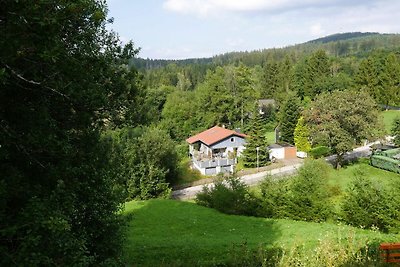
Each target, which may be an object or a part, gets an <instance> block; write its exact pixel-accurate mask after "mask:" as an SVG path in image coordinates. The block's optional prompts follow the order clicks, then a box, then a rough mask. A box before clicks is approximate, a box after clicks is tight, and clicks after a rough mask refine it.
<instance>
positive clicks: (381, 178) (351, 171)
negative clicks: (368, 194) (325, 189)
mask: <svg viewBox="0 0 400 267" xmlns="http://www.w3.org/2000/svg"><path fill="white" fill-rule="evenodd" d="M365 161H366V160H365ZM357 170H361V171H362V172H363V177H365V178H370V179H372V180H374V181H376V182H377V183H382V184H383V185H386V186H390V184H391V183H399V182H400V175H399V174H397V173H394V172H389V171H385V170H382V169H379V168H375V167H372V166H371V165H369V164H368V163H367V162H362V163H358V164H354V165H350V166H347V167H344V168H341V169H340V170H334V169H332V171H331V175H330V176H331V177H330V181H329V182H330V184H331V185H337V186H339V187H340V189H341V190H342V191H344V190H346V188H348V186H349V185H350V183H351V181H352V180H353V179H354V178H355V177H356V172H357Z"/></svg>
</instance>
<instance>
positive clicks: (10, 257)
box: [0, 0, 400, 266]
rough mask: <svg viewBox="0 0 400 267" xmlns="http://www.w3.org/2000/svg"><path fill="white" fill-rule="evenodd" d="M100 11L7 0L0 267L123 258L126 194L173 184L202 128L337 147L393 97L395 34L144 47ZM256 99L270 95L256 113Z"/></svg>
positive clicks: (367, 135) (366, 132) (143, 195)
mask: <svg viewBox="0 0 400 267" xmlns="http://www.w3.org/2000/svg"><path fill="white" fill-rule="evenodd" d="M106 18H107V6H106V5H105V3H104V2H103V1H95V0H74V1H59V2H57V3H54V2H53V1H47V0H39V1H35V3H30V4H29V5H28V4H27V3H26V2H25V1H10V2H7V3H6V4H5V5H3V6H2V10H1V14H0V28H1V33H2V38H1V39H0V48H1V49H0V84H1V90H0V173H1V177H0V199H1V201H0V255H1V256H0V265H1V266H48V265H57V266H60V265H61V266H63V265H79V266H86V265H92V266H113V265H120V264H121V261H120V253H121V246H122V238H123V237H122V233H121V229H122V225H123V222H122V219H121V217H120V216H119V212H120V211H121V207H122V204H123V203H124V202H125V201H127V200H130V199H149V198H154V197H168V196H169V195H170V192H171V185H173V184H174V183H176V181H177V179H179V177H180V176H182V173H184V172H185V171H187V166H186V165H184V164H182V162H184V160H185V159H186V158H187V146H186V144H185V139H186V138H188V137H189V136H191V135H193V134H194V133H197V132H199V131H201V130H204V129H207V128H209V127H211V126H214V125H224V126H226V127H227V128H230V129H233V128H241V130H242V131H243V132H247V133H250V135H251V136H252V138H253V139H252V140H253V141H252V140H250V141H249V147H250V144H252V143H251V142H258V143H254V144H252V146H253V147H259V146H261V145H266V144H268V143H271V142H273V140H268V139H266V138H265V135H264V134H265V132H267V131H272V130H273V129H275V128H276V127H277V126H278V127H279V128H280V131H281V141H285V142H289V143H302V145H303V146H304V147H305V150H308V149H311V148H315V147H322V146H325V147H328V148H329V149H331V151H332V153H337V154H338V155H339V157H338V158H339V159H340V156H341V155H343V154H344V153H345V152H346V151H348V150H349V149H350V148H351V147H352V146H353V145H355V144H358V143H360V142H361V141H363V140H373V139H374V138H377V137H379V136H381V135H382V132H379V129H377V131H375V130H374V129H371V125H374V127H375V126H376V125H378V124H379V118H378V111H377V109H376V107H377V104H381V105H383V106H400V88H399V86H400V54H399V52H400V50H399V48H400V39H399V38H400V37H399V36H398V35H382V34H376V33H366V34H361V33H349V34H344V35H335V36H330V37H327V38H324V39H317V40H314V41H311V42H308V43H305V44H301V45H294V46H291V47H287V48H281V49H264V50H260V51H253V52H232V53H227V54H224V55H219V56H215V57H213V58H209V59H207V58H206V59H188V60H183V61H165V60H150V59H147V60H144V59H139V58H137V54H138V52H139V50H138V49H136V48H135V47H134V46H133V44H132V43H128V44H127V45H125V46H120V45H118V44H119V40H118V37H117V34H115V33H113V32H108V31H107V28H106V25H107V23H109V21H108V20H107V19H106ZM260 99H274V100H275V102H276V105H273V106H272V105H270V106H266V107H262V108H263V109H264V112H263V115H262V116H259V108H260V107H259V105H258V100H260ZM332 99H333V100H334V101H331V100H332ZM349 107H351V108H349ZM341 114H346V116H345V117H344V116H341ZM316 117H319V118H323V119H321V120H318V119H316ZM331 118H335V119H336V120H332V119H331ZM350 125H351V127H350ZM372 128H373V127H372ZM321 129H323V130H324V131H321ZM321 132H323V133H324V134H325V135H320V134H319V133H321ZM311 135H312V136H313V138H311V137H310V136H311ZM263 156H265V155H263ZM246 157H248V158H249V160H248V162H247V163H248V166H250V167H251V166H253V165H254V164H253V165H252V164H251V158H254V157H252V155H247V156H246ZM265 158H267V157H265ZM185 168H186V169H185Z"/></svg>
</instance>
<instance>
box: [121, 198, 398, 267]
mask: <svg viewBox="0 0 400 267" xmlns="http://www.w3.org/2000/svg"><path fill="white" fill-rule="evenodd" d="M125 214H126V215H132V218H131V219H130V221H129V228H128V229H127V241H126V247H125V260H126V262H127V263H128V264H129V265H135V266H136V265H141V266H143V265H144V266H159V265H160V264H162V263H164V264H165V265H168V264H171V263H174V264H178V265H204V264H206V265H209V264H216V263H221V262H223V261H224V260H226V258H228V257H232V254H230V253H233V252H232V251H233V248H234V246H236V248H238V246H240V245H241V244H244V243H246V244H247V246H248V247H249V248H257V247H259V246H260V245H265V246H278V247H283V248H285V247H286V248H288V247H292V246H293V245H295V244H301V245H304V246H305V247H306V249H309V250H310V252H311V250H312V249H313V248H314V247H315V246H316V245H317V244H318V242H319V241H320V240H324V239H326V238H332V239H336V238H339V237H340V238H350V239H351V240H352V242H353V241H354V240H358V242H359V243H358V244H359V245H360V247H361V246H363V245H364V244H365V243H366V240H367V239H368V240H371V239H376V238H377V239H380V240H384V241H394V240H395V236H393V235H385V234H381V233H377V232H371V231H366V230H361V229H356V228H352V227H348V226H338V225H334V224H330V223H321V224H317V223H306V222H296V221H291V220H273V219H264V218H254V217H244V216H230V215H225V214H221V213H219V212H217V211H215V210H212V209H208V208H205V207H201V206H198V205H196V204H194V203H188V202H180V201H174V200H150V201H140V202H136V201H134V202H129V203H127V204H126V210H125ZM349 233H350V234H349ZM236 251H238V250H236ZM239 251H240V250H239Z"/></svg>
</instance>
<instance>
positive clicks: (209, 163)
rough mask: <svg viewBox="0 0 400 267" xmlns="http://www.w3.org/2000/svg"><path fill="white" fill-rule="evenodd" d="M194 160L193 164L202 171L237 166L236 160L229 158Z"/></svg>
mask: <svg viewBox="0 0 400 267" xmlns="http://www.w3.org/2000/svg"><path fill="white" fill-rule="evenodd" d="M192 160H193V164H194V165H196V167H197V168H200V169H203V168H215V167H221V166H232V165H235V164H236V159H227V158H213V159H202V160H198V159H196V158H193V159H192Z"/></svg>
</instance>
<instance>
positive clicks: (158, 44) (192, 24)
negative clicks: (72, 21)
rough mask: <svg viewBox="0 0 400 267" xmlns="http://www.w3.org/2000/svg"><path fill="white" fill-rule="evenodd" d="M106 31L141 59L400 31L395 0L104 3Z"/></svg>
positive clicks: (118, 0) (128, 0)
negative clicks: (136, 49) (110, 20)
mask: <svg viewBox="0 0 400 267" xmlns="http://www.w3.org/2000/svg"><path fill="white" fill-rule="evenodd" d="M107 5H108V10H109V12H108V17H109V18H111V17H112V18H114V22H113V24H111V25H108V27H109V29H112V30H113V31H115V32H117V33H118V34H119V37H120V40H121V41H122V42H127V41H129V40H132V41H133V42H134V44H135V46H136V47H140V49H141V50H140V53H139V57H142V58H152V59H185V58H201V57H211V56H214V55H218V54H222V53H227V52H232V51H251V50H258V49H264V48H273V47H275V48H279V47H285V46H289V45H294V44H299V43H303V42H306V41H309V40H313V39H316V38H319V37H323V36H327V35H330V34H335V33H343V32H356V31H360V32H380V33H400V23H399V17H400V1H399V0H375V1H373V0H108V1H107Z"/></svg>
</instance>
